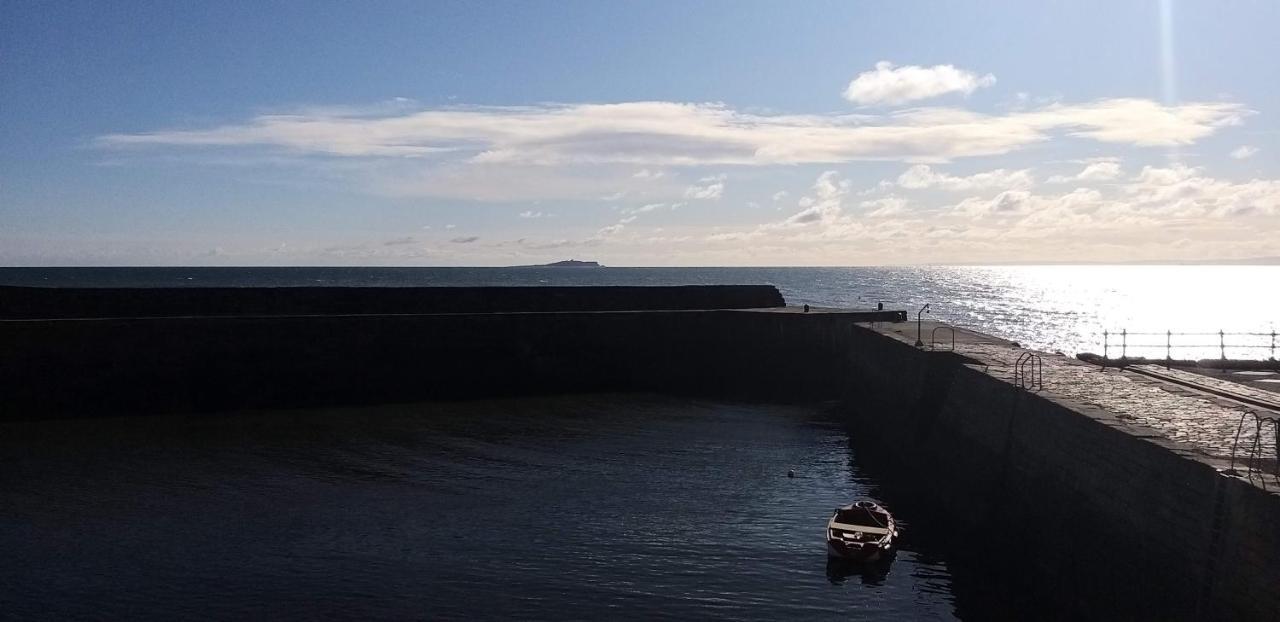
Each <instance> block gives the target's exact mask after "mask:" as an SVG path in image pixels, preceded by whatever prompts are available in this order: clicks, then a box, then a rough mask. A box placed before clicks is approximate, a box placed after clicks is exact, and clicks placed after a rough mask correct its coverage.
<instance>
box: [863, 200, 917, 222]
mask: <svg viewBox="0 0 1280 622" xmlns="http://www.w3.org/2000/svg"><path fill="white" fill-rule="evenodd" d="M858 206H859V207H861V208H863V209H866V210H867V214H866V215H867V217H868V218H885V217H888V216H895V215H897V214H901V213H903V212H905V211H906V209H907V200H906V199H904V198H902V197H896V196H889V197H884V198H882V199H875V200H873V201H863V202H862V203H860V204H858Z"/></svg>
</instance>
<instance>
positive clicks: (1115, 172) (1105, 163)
mask: <svg viewBox="0 0 1280 622" xmlns="http://www.w3.org/2000/svg"><path fill="white" fill-rule="evenodd" d="M1119 176H1120V163H1119V162H1117V161H1115V160H1099V161H1096V162H1090V163H1088V164H1086V165H1085V167H1084V170H1082V171H1080V172H1079V173H1076V174H1075V175H1070V176H1067V175H1054V176H1053V177H1050V178H1049V183H1051V184H1065V183H1068V182H1073V181H1108V180H1111V179H1115V178H1117V177H1119Z"/></svg>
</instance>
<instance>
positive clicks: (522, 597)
mask: <svg viewBox="0 0 1280 622" xmlns="http://www.w3.org/2000/svg"><path fill="white" fill-rule="evenodd" d="M2 427H3V429H2V430H0V549H2V550H4V551H5V563H4V564H0V602H3V608H4V612H5V617H9V618H10V619H23V618H36V617H39V618H63V619H65V618H95V619H140V618H163V619H183V618H186V619H191V618H199V619H246V618H254V619H316V618H326V617H342V618H350V619H461V618H473V619H606V618H616V617H624V618H628V619H659V618H661V619H682V620H683V619H735V620H742V619H759V620H778V619H816V618H824V619H829V618H831V617H832V616H838V617H850V616H852V617H856V618H859V619H874V620H897V619H938V620H946V619H957V618H966V617H967V618H969V619H987V618H990V617H992V616H993V615H995V616H997V617H999V616H1002V615H1003V614H1005V613H1008V611H1007V610H992V609H991V608H990V607H991V602H992V600H991V599H990V598H988V597H987V596H986V595H985V594H987V593H988V592H989V591H990V590H991V589H993V588H992V586H991V585H989V584H986V583H983V584H982V585H981V586H980V587H976V588H975V586H974V584H973V583H972V582H971V583H970V584H969V585H968V586H967V587H966V586H963V585H961V586H959V587H957V585H956V583H955V581H953V573H952V570H951V564H952V563H953V562H952V559H953V558H956V555H957V554H956V552H955V551H953V550H952V549H951V548H950V545H949V544H948V540H947V539H946V538H945V537H944V535H943V534H942V533H941V532H940V531H939V529H938V528H937V526H936V525H931V523H930V521H929V517H928V515H927V512H925V511H923V510H921V509H918V508H915V507H913V506H912V505H911V504H910V503H907V502H905V501H903V500H902V499H901V497H902V496H904V495H903V492H902V491H899V493H898V498H895V497H894V496H893V495H892V493H890V492H887V491H885V490H884V489H882V486H881V483H882V482H881V480H880V479H879V478H877V477H876V476H874V475H872V474H869V473H867V472H865V471H864V470H862V469H861V468H860V467H859V466H858V463H857V461H856V460H855V458H854V450H853V449H851V438H850V436H849V433H848V432H847V431H846V430H845V429H844V428H843V427H842V426H841V425H840V424H839V423H838V422H836V421H835V420H834V419H833V418H832V417H831V416H830V415H828V414H826V413H824V412H823V411H822V409H821V408H816V407H798V406H797V407H791V406H762V405H748V404H733V403H719V402H706V401H692V402H691V401H688V400H677V399H673V398H664V397H659V396H650V395H595V396H576V397H548V398H535V399H522V400H494V401H477V402H466V403H437V404H419V405H399V406H382V407H371V408H360V409H332V410H323V411H319V410H298V411H289V412H271V413H261V412H259V413H242V414H228V415H223V416H218V417H152V418H117V419H98V420H80V421H58V422H43V423H24V424H23V423H8V424H4V425H3V426H2ZM788 470H794V471H795V477H794V478H791V477H788V476H787V471H788ZM886 494H888V495H889V496H888V497H887V498H886V497H885V495H886ZM860 497H871V498H876V499H879V500H881V501H883V502H885V503H888V504H889V505H890V506H891V507H892V506H895V502H897V503H896V507H894V509H895V511H896V512H897V513H898V518H899V519H900V521H901V522H902V523H903V531H904V536H903V538H902V540H901V549H900V550H899V551H898V552H897V554H896V556H895V558H893V559H892V560H891V561H889V562H887V563H883V564H880V565H874V566H871V567H843V566H839V565H829V564H828V560H827V557H826V552H825V543H824V540H823V535H824V534H823V527H824V525H825V521H826V519H827V517H828V516H829V514H830V512H831V510H832V508H834V507H835V506H837V505H840V504H843V503H848V502H849V501H850V500H851V499H854V498H860ZM997 602H1000V605H999V606H1000V607H1010V606H1013V605H1014V604H1015V603H1016V601H1004V600H1000V599H997Z"/></svg>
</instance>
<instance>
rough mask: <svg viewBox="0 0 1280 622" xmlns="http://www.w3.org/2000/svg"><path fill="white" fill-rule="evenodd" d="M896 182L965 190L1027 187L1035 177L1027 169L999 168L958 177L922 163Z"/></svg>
mask: <svg viewBox="0 0 1280 622" xmlns="http://www.w3.org/2000/svg"><path fill="white" fill-rule="evenodd" d="M897 184H898V185H899V186H901V187H903V188H909V189H913V190H915V189H920V188H931V187H938V188H941V189H943V190H951V191H954V192H967V191H970V190H976V189H980V188H1004V189H1011V188H1029V187H1031V186H1033V185H1035V179H1034V178H1032V177H1031V171H1030V170H1027V169H1022V170H1017V171H1011V170H1007V169H1003V168H1000V169H996V170H993V171H987V172H983V173H976V174H973V175H970V176H968V177H958V176H955V175H948V174H946V173H941V172H938V171H935V170H933V169H932V168H930V167H929V166H927V165H924V164H917V165H915V166H913V167H911V168H909V169H907V170H906V171H905V172H903V173H902V174H901V175H899V176H898V180H897Z"/></svg>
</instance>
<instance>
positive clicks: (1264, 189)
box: [1125, 165, 1280, 218]
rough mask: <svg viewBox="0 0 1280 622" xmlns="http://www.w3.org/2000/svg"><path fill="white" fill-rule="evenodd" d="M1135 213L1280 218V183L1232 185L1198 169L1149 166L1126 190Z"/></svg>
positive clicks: (1272, 180)
mask: <svg viewBox="0 0 1280 622" xmlns="http://www.w3.org/2000/svg"><path fill="white" fill-rule="evenodd" d="M1125 190H1126V192H1127V194H1128V197H1127V202H1128V203H1129V204H1130V205H1132V206H1133V207H1134V209H1135V210H1139V211H1144V212H1147V213H1151V214H1156V215H1166V216H1174V217H1182V218H1188V217H1192V218H1194V217H1205V216H1208V217H1216V218H1223V217H1236V216H1273V215H1280V180H1275V179H1253V180H1250V181H1246V182H1240V183H1236V182H1231V181H1225V180H1221V179H1215V178H1213V177H1208V176H1207V175H1205V174H1204V171H1203V170H1202V169H1199V168H1193V167H1188V166H1185V165H1174V166H1170V167H1166V168H1161V167H1153V166H1147V167H1144V168H1143V169H1142V172H1141V173H1139V174H1138V176H1137V177H1135V178H1134V179H1133V183H1131V184H1129V185H1128V186H1127V187H1126V189H1125Z"/></svg>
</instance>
